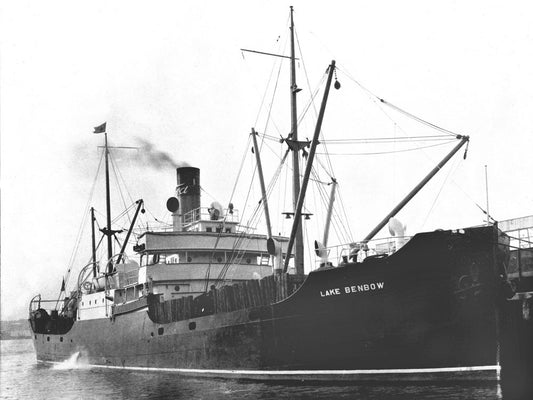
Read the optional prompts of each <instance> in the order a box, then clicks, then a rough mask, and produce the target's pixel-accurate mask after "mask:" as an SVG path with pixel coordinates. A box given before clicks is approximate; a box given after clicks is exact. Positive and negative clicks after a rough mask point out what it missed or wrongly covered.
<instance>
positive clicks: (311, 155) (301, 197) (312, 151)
mask: <svg viewBox="0 0 533 400" xmlns="http://www.w3.org/2000/svg"><path fill="white" fill-rule="evenodd" d="M334 71H335V60H333V61H331V64H330V66H329V69H328V80H327V82H326V88H325V90H324V97H323V98H322V104H321V105H320V111H319V113H318V120H317V122H316V127H315V133H314V135H313V141H312V142H311V149H310V150H309V155H308V156H307V164H306V166H305V173H304V179H303V182H302V190H301V191H300V194H299V196H298V201H297V204H296V210H295V211H294V221H293V223H292V230H291V236H290V238H289V243H288V245H287V257H286V258H285V264H284V267H283V272H287V268H288V267H289V258H290V254H291V251H292V246H293V245H294V243H295V240H296V232H297V229H298V227H300V228H301V223H300V222H301V217H302V207H303V205H304V199H305V192H306V190H307V185H308V183H309V177H310V175H311V168H312V167H313V159H314V158H315V152H316V147H317V145H318V137H319V136H320V130H321V129H322V120H323V119H324V112H325V111H326V104H327V102H328V95H329V88H330V87H331V79H332V78H333V72H334ZM302 274H303V270H302Z"/></svg>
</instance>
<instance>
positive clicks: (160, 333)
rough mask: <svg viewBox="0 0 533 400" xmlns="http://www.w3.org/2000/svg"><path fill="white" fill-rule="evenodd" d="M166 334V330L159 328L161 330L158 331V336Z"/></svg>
mask: <svg viewBox="0 0 533 400" xmlns="http://www.w3.org/2000/svg"><path fill="white" fill-rule="evenodd" d="M164 332H165V329H164V328H163V327H161V328H159V329H158V330H157V334H158V335H162V334H163V333H164Z"/></svg>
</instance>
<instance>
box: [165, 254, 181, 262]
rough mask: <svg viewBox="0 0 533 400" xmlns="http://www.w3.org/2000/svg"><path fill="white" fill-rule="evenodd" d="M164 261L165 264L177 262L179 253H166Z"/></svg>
mask: <svg viewBox="0 0 533 400" xmlns="http://www.w3.org/2000/svg"><path fill="white" fill-rule="evenodd" d="M165 262H166V263H167V264H179V262H180V255H179V254H167V256H166V259H165Z"/></svg>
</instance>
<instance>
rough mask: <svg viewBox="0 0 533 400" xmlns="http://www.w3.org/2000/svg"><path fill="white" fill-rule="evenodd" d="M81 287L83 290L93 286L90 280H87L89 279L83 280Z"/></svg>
mask: <svg viewBox="0 0 533 400" xmlns="http://www.w3.org/2000/svg"><path fill="white" fill-rule="evenodd" d="M81 287H82V288H83V289H85V290H91V289H92V288H93V284H92V282H89V281H85V282H83V284H82V285H81Z"/></svg>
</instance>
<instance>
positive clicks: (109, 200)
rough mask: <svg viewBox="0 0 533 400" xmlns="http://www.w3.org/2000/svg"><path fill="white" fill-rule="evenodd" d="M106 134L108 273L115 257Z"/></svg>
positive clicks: (111, 268) (105, 134) (111, 269)
mask: <svg viewBox="0 0 533 400" xmlns="http://www.w3.org/2000/svg"><path fill="white" fill-rule="evenodd" d="M104 136H105V149H104V151H105V201H106V214H107V226H106V228H105V232H104V233H105V235H106V236H107V259H108V260H109V263H108V265H107V273H108V274H110V273H111V272H113V263H112V261H111V257H113V242H112V239H111V236H112V235H113V233H114V232H113V231H112V230H111V194H110V191H109V149H108V148H107V132H104Z"/></svg>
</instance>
